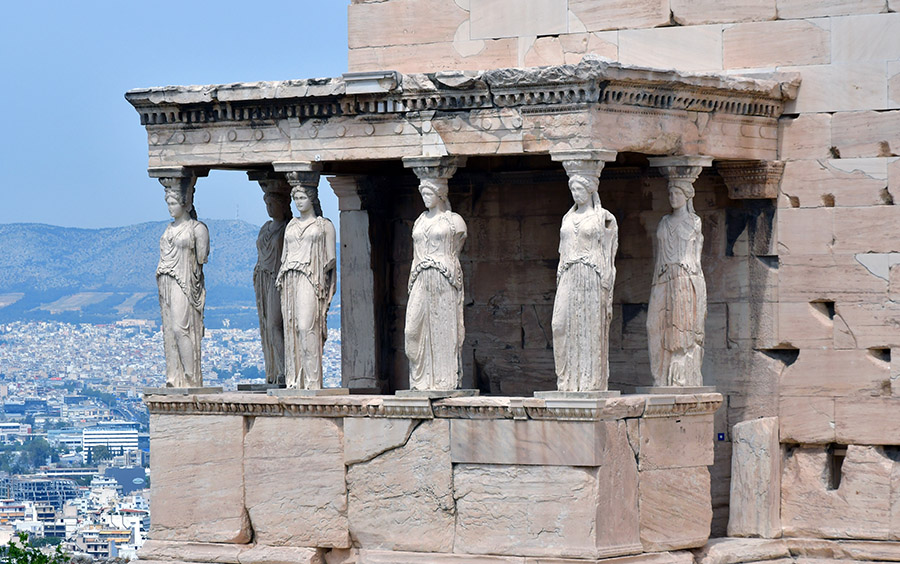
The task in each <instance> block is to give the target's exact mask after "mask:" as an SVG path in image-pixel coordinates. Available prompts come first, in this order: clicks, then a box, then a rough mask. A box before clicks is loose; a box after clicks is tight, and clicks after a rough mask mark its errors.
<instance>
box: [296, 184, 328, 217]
mask: <svg viewBox="0 0 900 564" xmlns="http://www.w3.org/2000/svg"><path fill="white" fill-rule="evenodd" d="M291 199H292V200H294V205H295V206H297V211H299V212H300V213H301V214H302V213H303V212H305V211H310V210H312V212H313V214H315V215H316V216H321V215H322V205H321V204H320V203H319V188H318V187H317V186H311V185H304V184H297V185H296V186H294V187H293V188H292V189H291Z"/></svg>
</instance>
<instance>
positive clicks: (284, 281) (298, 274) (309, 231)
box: [276, 185, 337, 390]
mask: <svg viewBox="0 0 900 564" xmlns="http://www.w3.org/2000/svg"><path fill="white" fill-rule="evenodd" d="M291 198H292V199H293V200H294V204H295V205H296V206H297V211H298V212H299V213H300V217H295V218H293V219H291V220H290V221H289V222H288V224H287V227H286V228H285V230H284V250H283V251H282V255H281V269H280V270H279V271H278V279H277V282H276V286H277V287H278V289H279V290H280V291H281V312H282V317H283V318H284V378H285V384H286V385H287V387H288V388H295V389H305V390H319V389H321V388H322V350H323V348H324V346H325V339H326V338H327V336H328V327H327V325H326V317H327V315H328V308H329V306H330V305H331V298H332V297H334V292H335V289H336V287H337V278H336V276H335V265H336V262H335V257H336V254H337V253H336V250H335V242H336V236H335V231H334V225H333V224H332V223H331V221H329V220H328V219H326V218H324V217H322V208H321V206H320V205H319V195H318V189H317V188H316V187H315V186H309V185H298V186H295V187H294V189H293V190H291Z"/></svg>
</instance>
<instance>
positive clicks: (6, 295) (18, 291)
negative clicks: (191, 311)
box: [0, 220, 259, 327]
mask: <svg viewBox="0 0 900 564" xmlns="http://www.w3.org/2000/svg"><path fill="white" fill-rule="evenodd" d="M166 223H167V222H165V221H160V222H153V223H141V224H138V225H129V226H126V227H116V228H109V229H75V228H67V227H55V226H51V225H40V224H25V223H18V224H5V225H0V322H8V321H15V320H36V319H54V320H59V321H72V322H89V323H104V322H110V321H115V320H118V319H122V318H129V317H130V318H141V319H156V320H158V319H159V303H158V299H157V293H156V277H155V272H156V263H157V261H158V260H159V237H160V235H162V233H163V231H164V230H165V228H166ZM206 224H207V225H208V226H209V231H210V258H209V264H207V265H206V266H205V267H204V273H205V275H206V285H207V314H206V316H207V326H209V327H221V326H222V321H223V320H224V319H228V320H229V322H230V323H231V326H232V327H235V326H248V324H249V325H255V324H256V304H255V300H254V297H253V266H254V264H255V263H256V234H257V232H258V229H259V228H258V227H256V226H254V225H251V224H249V223H247V222H244V221H230V220H209V221H206Z"/></svg>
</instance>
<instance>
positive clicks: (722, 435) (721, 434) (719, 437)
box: [718, 433, 725, 441]
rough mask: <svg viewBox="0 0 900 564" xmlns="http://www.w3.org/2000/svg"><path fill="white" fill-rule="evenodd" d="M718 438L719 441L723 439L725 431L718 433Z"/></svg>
mask: <svg viewBox="0 0 900 564" xmlns="http://www.w3.org/2000/svg"><path fill="white" fill-rule="evenodd" d="M718 439H719V440H720V441H724V440H725V433H719V434H718Z"/></svg>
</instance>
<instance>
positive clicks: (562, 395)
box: [534, 390, 715, 399]
mask: <svg viewBox="0 0 900 564" xmlns="http://www.w3.org/2000/svg"><path fill="white" fill-rule="evenodd" d="M714 391H715V390H714ZM620 395H622V392H620V391H618V390H604V391H602V392H559V391H556V390H552V391H546V392H535V393H534V397H536V398H541V399H600V398H614V397H616V396H620Z"/></svg>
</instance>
